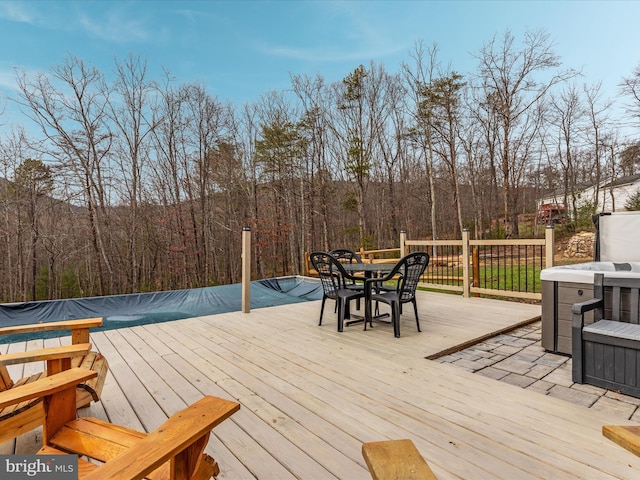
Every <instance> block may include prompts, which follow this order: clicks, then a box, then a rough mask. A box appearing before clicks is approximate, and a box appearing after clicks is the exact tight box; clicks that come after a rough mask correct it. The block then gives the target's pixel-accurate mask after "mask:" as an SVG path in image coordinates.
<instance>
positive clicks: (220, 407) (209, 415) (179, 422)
mask: <svg viewBox="0 0 640 480" xmlns="http://www.w3.org/2000/svg"><path fill="white" fill-rule="evenodd" d="M239 409H240V404H238V403H236V402H232V401H229V400H224V399H222V398H217V397H212V396H207V397H204V398H203V399H201V400H199V401H198V402H196V403H194V404H192V405H190V406H189V407H187V408H185V409H184V410H182V411H180V412H178V413H176V414H175V415H172V416H171V417H170V418H169V419H168V420H167V421H166V422H165V423H164V424H162V425H161V426H160V427H159V428H158V429H156V430H154V431H153V432H151V433H150V434H149V435H147V436H146V437H145V438H144V439H142V440H140V441H139V442H137V443H136V444H135V445H134V446H132V447H131V448H129V449H128V450H127V451H126V452H124V453H122V454H121V455H119V456H117V457H116V458H114V459H112V460H109V461H107V462H106V463H105V464H104V465H102V466H101V467H100V468H98V469H96V470H95V471H94V472H92V473H90V474H89V475H87V476H85V477H83V480H98V479H100V480H130V479H138V478H143V477H144V476H145V475H147V474H149V473H150V472H152V471H153V470H155V469H157V468H158V467H160V466H161V465H162V464H163V463H165V462H167V461H168V460H170V459H171V458H173V457H175V456H177V455H179V454H180V453H183V452H185V451H186V450H187V449H188V448H189V447H190V446H192V445H194V444H195V443H196V442H198V441H199V440H201V441H202V440H204V444H203V445H202V448H204V447H205V446H206V439H207V438H208V435H209V433H210V432H211V430H212V429H213V428H214V427H215V426H216V425H218V424H220V423H221V422H222V421H224V420H226V419H227V418H229V417H230V416H231V415H232V414H234V413H235V412H237V411H238V410H239Z"/></svg>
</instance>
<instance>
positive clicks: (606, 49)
mask: <svg viewBox="0 0 640 480" xmlns="http://www.w3.org/2000/svg"><path fill="white" fill-rule="evenodd" d="M638 19H640V1H628V2H623V1H506V0H504V1H481V0H477V1H455V0H451V1H401V0H397V1H383V0H379V1H364V0H361V1H355V0H353V1H327V0H325V1H293V0H288V1H249V0H244V1H242V0H239V1H205V0H201V1H169V0H165V1H152V0H142V1H127V2H125V1H80V0H77V1H52V0H51V1H47V0H40V1H3V0H0V52H1V55H0V96H5V97H6V96H14V95H15V74H14V69H15V68H19V69H26V70H28V71H47V70H48V69H49V67H50V66H51V65H54V64H58V63H61V62H62V61H63V60H64V58H65V56H67V55H75V56H77V57H79V58H81V59H82V60H84V61H85V62H87V63H89V64H92V65H94V66H96V67H98V68H99V69H100V70H102V71H103V72H105V73H107V74H109V73H110V72H111V71H112V70H113V61H114V58H119V59H124V58H125V57H126V56H127V55H128V54H129V53H133V54H136V55H138V54H139V55H140V56H141V57H142V58H144V59H146V60H147V62H148V66H149V69H150V72H151V73H152V74H153V76H154V78H156V79H160V78H161V73H160V72H161V71H162V68H163V67H164V68H166V69H168V70H170V71H171V72H172V73H173V75H174V76H175V77H176V78H177V80H179V81H181V82H200V83H203V84H204V85H205V86H206V87H207V88H208V90H209V92H210V93H211V94H213V95H215V96H217V97H218V98H219V99H221V100H230V101H231V102H232V103H233V104H235V105H236V106H241V105H242V104H243V103H245V102H251V101H255V100H257V99H258V98H259V96H260V95H261V94H264V93H267V92H269V91H271V90H282V89H287V88H289V86H290V75H291V74H308V75H311V76H315V75H316V74H321V75H322V76H323V77H324V78H325V79H326V80H327V81H329V82H332V81H338V80H341V79H342V78H344V77H345V76H346V75H347V74H348V73H349V72H351V71H352V70H353V69H354V68H356V67H357V66H358V65H360V64H365V65H367V64H368V63H369V62H370V61H372V60H373V61H375V62H376V63H382V64H384V66H385V67H386V68H387V69H388V70H389V71H392V72H393V71H397V70H398V69H399V66H400V64H401V62H403V61H404V62H410V57H409V52H410V51H411V50H412V47H413V45H414V44H415V42H416V41H423V42H424V44H425V46H431V45H432V44H433V43H437V44H438V46H439V49H440V60H442V61H443V62H444V63H450V64H451V66H452V67H453V69H455V70H457V71H459V72H461V73H463V74H465V73H469V72H473V71H474V70H475V67H476V64H477V62H476V60H475V59H473V58H472V56H471V53H473V52H477V51H478V50H479V49H480V48H481V47H482V45H483V44H484V43H485V42H487V41H489V40H491V38H492V37H493V36H494V35H498V36H501V35H502V34H503V33H504V32H505V30H506V29H510V30H511V31H512V33H513V34H514V35H515V36H516V39H518V40H520V39H521V38H522V33H523V32H524V31H525V29H527V28H529V29H541V28H542V29H545V30H546V31H547V32H548V33H549V34H550V36H551V38H552V40H553V42H554V44H555V51H556V53H557V54H559V55H560V57H561V59H562V62H563V66H565V67H567V68H569V67H571V68H575V69H582V70H583V72H584V74H585V76H584V77H583V79H582V80H583V81H585V82H587V83H593V82H596V81H602V82H603V86H604V88H605V89H606V92H607V93H608V94H609V95H610V96H613V95H615V94H616V93H617V87H616V86H617V84H618V83H619V82H620V79H621V77H623V76H630V75H631V73H632V71H633V69H634V68H635V67H636V66H637V65H638V64H639V63H640V28H638ZM5 122H6V119H5Z"/></svg>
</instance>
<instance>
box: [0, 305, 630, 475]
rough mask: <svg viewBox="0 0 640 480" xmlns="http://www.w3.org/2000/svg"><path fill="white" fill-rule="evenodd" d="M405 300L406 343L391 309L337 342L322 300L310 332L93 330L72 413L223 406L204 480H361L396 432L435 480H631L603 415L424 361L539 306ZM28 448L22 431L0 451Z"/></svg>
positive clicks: (270, 316) (241, 322)
mask: <svg viewBox="0 0 640 480" xmlns="http://www.w3.org/2000/svg"><path fill="white" fill-rule="evenodd" d="M418 306H419V310H420V318H421V326H422V329H423V331H422V333H418V332H417V331H416V328H415V321H414V319H413V314H412V312H411V308H407V309H406V311H405V315H403V319H402V330H401V333H402V337H401V338H394V337H393V333H392V330H391V327H390V326H389V325H380V324H376V325H374V328H373V329H371V330H368V331H366V332H365V331H363V330H362V326H361V325H354V326H351V327H348V328H346V329H345V332H343V333H338V332H337V331H336V321H335V315H333V314H332V302H329V305H328V308H327V311H326V312H325V319H324V322H323V325H322V326H321V327H319V326H317V321H318V315H319V311H320V301H314V302H306V303H298V304H292V305H287V306H280V307H270V308H262V309H254V310H252V311H251V313H249V314H243V313H239V312H236V313H226V314H220V315H213V316H207V317H199V318H193V319H187V320H179V321H173V322H166V323H159V324H153V325H146V326H138V327H131V328H121V329H117V330H110V331H105V332H95V333H92V341H93V344H94V347H95V348H97V349H98V350H100V351H101V352H102V353H103V354H104V355H105V356H106V357H107V358H108V361H109V366H110V374H109V376H108V377H107V382H106V384H105V387H104V390H103V393H102V401H101V402H100V403H98V404H93V405H92V406H91V407H89V408H86V409H83V410H82V412H81V414H82V415H91V416H97V417H99V418H103V419H107V420H109V421H111V422H113V423H117V424H123V425H127V426H130V427H132V428H137V429H142V430H147V431H149V430H152V429H154V428H156V427H157V426H158V425H160V424H161V423H162V422H164V421H165V420H166V418H167V417H168V416H169V415H170V414H172V413H174V412H176V411H178V410H180V409H182V408H184V407H185V406H186V405H187V404H189V403H192V402H194V401H196V400H198V399H200V398H201V397H202V395H203V394H211V395H216V396H220V397H224V398H229V399H235V400H237V401H239V402H240V403H241V405H242V407H241V409H240V411H239V412H238V413H236V414H235V415H233V416H232V417H231V418H230V419H228V420H226V421H225V422H223V423H222V424H221V425H219V426H218V427H216V428H215V429H214V431H213V434H214V435H213V436H212V439H211V441H210V443H209V446H208V448H207V452H208V453H210V454H211V455H212V456H213V457H214V458H216V460H217V461H218V463H219V465H220V468H221V471H222V473H221V475H220V476H219V477H218V478H220V479H251V478H258V479H264V480H271V479H274V480H286V479H290V478H291V479H293V478H299V479H304V480H316V479H318V480H324V479H347V480H358V479H370V478H371V477H370V476H369V474H368V471H367V469H366V465H365V462H364V459H363V457H362V454H361V448H362V443H363V442H371V441H378V440H385V439H402V438H409V439H411V440H413V442H414V443H415V445H416V446H417V448H418V449H419V450H420V452H421V453H422V455H423V456H424V457H425V458H426V460H427V461H428V462H429V464H430V465H431V467H432V469H433V471H434V473H435V474H436V475H437V477H438V478H439V479H441V480H443V479H492V480H494V479H509V480H512V479H518V480H523V479H524V480H527V479H545V480H547V479H572V478H580V479H600V478H602V479H613V478H617V479H637V478H638V477H639V475H640V473H639V472H640V458H639V457H636V456H635V455H633V454H631V453H629V452H628V451H626V450H624V449H623V448H621V447H620V446H618V445H616V444H614V443H613V442H611V441H610V440H607V439H606V438H604V437H603V436H602V433H601V428H602V426H603V425H604V424H624V423H625V422H624V421H621V420H620V419H619V418H614V417H612V416H611V414H607V413H603V412H598V411H595V410H593V409H588V408H584V407H581V406H577V405H572V404H570V403H568V402H566V401H563V400H560V399H557V398H553V397H549V396H544V395H542V394H538V393H536V392H532V391H529V390H524V389H521V388H518V387H516V386H512V385H509V384H506V383H502V382H498V381H495V380H492V379H489V378H486V377H483V376H481V375H474V374H472V373H469V372H466V371H464V370H463V369H460V368H456V367H452V366H451V365H447V364H440V363H437V362H433V361H430V360H426V359H425V357H428V356H431V355H435V354H437V353H438V352H442V351H447V350H449V349H452V348H455V347H456V346H459V345H465V344H468V343H470V342H472V341H473V340H474V339H478V338H484V337H487V336H489V335H491V334H493V333H495V332H499V331H501V330H504V329H506V328H509V327H511V326H513V325H517V324H520V323H523V322H526V321H528V320H530V319H532V318H536V317H538V316H539V315H540V307H539V306H537V305H527V304H522V303H514V302H504V301H498V300H491V299H481V298H462V297H461V296H458V295H447V294H439V293H432V292H418ZM42 344H43V341H42V340H40V341H31V342H28V345H26V344H25V343H17V344H11V345H0V352H6V351H16V350H19V349H25V348H36V347H41V346H43V345H42ZM44 344H45V346H53V345H55V340H46V341H44ZM29 368H30V369H31V368H33V369H34V371H37V370H38V369H39V368H40V369H41V368H42V366H37V365H30V366H29ZM12 373H13V372H12ZM15 373H16V376H17V377H20V376H25V374H27V373H30V372H15ZM39 442H40V436H39V435H38V432H37V431H34V432H33V433H30V434H27V435H24V436H22V437H20V438H19V439H18V440H17V441H15V442H13V441H11V442H7V443H5V444H3V445H0V453H13V452H16V453H34V452H35V451H36V450H37V449H38V447H39Z"/></svg>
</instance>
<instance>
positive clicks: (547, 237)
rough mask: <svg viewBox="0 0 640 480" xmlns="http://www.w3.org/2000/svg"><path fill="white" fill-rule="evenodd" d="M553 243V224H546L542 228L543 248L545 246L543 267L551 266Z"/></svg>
mask: <svg viewBox="0 0 640 480" xmlns="http://www.w3.org/2000/svg"><path fill="white" fill-rule="evenodd" d="M554 243H555V233H554V231H553V225H547V228H545V229H544V248H545V252H544V256H545V262H544V267H545V268H551V267H553V264H554V261H553V255H554Z"/></svg>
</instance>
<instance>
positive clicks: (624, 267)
mask: <svg viewBox="0 0 640 480" xmlns="http://www.w3.org/2000/svg"><path fill="white" fill-rule="evenodd" d="M593 223H594V225H595V230H596V236H595V245H594V260H595V261H593V262H587V263H579V264H575V265H563V266H558V267H551V268H546V269H544V270H542V272H540V280H542V346H543V347H544V348H545V349H547V350H549V351H551V352H556V353H566V354H567V355H571V306H572V305H573V304H574V303H576V302H584V301H585V300H589V299H591V298H593V275H594V273H596V272H601V273H604V274H605V275H606V276H619V277H628V276H640V212H614V213H609V212H605V213H600V214H598V215H595V216H594V217H593ZM604 295H605V303H606V301H607V298H608V295H607V291H606V290H605V292H604ZM586 321H587V322H593V314H592V313H590V314H589V315H588V316H587V317H586Z"/></svg>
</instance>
